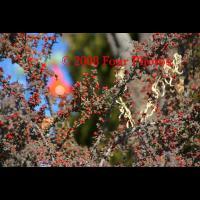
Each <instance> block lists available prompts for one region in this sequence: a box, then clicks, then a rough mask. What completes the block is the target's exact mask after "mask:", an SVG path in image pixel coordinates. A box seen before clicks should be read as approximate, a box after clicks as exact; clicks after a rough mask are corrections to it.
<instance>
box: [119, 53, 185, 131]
mask: <svg viewBox="0 0 200 200" xmlns="http://www.w3.org/2000/svg"><path fill="white" fill-rule="evenodd" d="M181 63H182V56H181V55H179V54H178V53H175V54H174V59H173V65H172V66H168V65H167V62H166V60H165V64H164V66H163V73H164V75H165V77H167V78H163V77H161V76H159V77H158V78H157V79H156V81H155V83H154V84H153V85H152V93H153V96H154V97H155V100H152V99H149V100H148V102H147V105H146V107H145V109H144V111H142V112H141V113H140V114H145V115H143V116H144V117H142V118H141V121H142V122H146V120H147V119H148V118H149V117H151V116H152V115H153V113H154V112H155V110H156V100H158V99H159V98H160V97H164V96H165V93H166V90H165V88H166V85H169V86H170V87H172V86H173V85H172V80H173V78H172V77H173V75H175V74H177V75H181V74H182V73H183V72H180V71H179V68H180V66H181ZM116 78H117V79H119V81H120V82H121V81H122V80H123V78H124V67H122V69H121V70H120V71H119V72H118V73H117V74H116ZM116 103H117V104H119V110H120V115H119V119H121V117H122V116H124V118H126V119H127V123H126V127H127V128H129V127H130V126H131V127H134V124H135V122H134V120H133V119H132V115H131V111H130V109H129V108H128V107H127V106H126V104H125V103H124V101H123V99H122V98H121V97H120V98H119V99H118V100H116Z"/></svg>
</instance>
